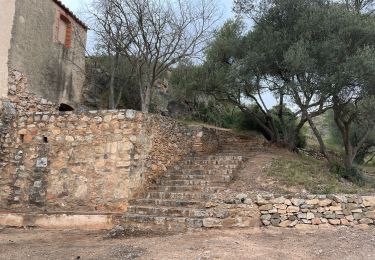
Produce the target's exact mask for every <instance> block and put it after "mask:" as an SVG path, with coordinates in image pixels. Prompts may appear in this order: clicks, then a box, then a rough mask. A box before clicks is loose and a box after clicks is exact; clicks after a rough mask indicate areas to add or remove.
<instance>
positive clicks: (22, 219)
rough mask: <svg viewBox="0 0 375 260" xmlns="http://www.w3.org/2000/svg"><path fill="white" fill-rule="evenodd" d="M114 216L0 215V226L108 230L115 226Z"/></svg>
mask: <svg viewBox="0 0 375 260" xmlns="http://www.w3.org/2000/svg"><path fill="white" fill-rule="evenodd" d="M115 219H116V218H115V216H114V215H93V214H75V215H74V214H62V213H56V214H51V213H48V214H47V213H46V214H35V213H34V214H33V213H0V226H5V227H16V228H23V227H36V228H43V229H78V230H109V229H111V228H113V227H114V226H115V225H116V223H115V222H116V220H115Z"/></svg>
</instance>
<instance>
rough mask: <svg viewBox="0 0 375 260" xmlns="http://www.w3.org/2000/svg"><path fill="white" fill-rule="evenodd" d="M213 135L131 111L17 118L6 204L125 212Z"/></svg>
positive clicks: (9, 153) (7, 165) (9, 143)
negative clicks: (136, 197) (132, 201)
mask: <svg viewBox="0 0 375 260" xmlns="http://www.w3.org/2000/svg"><path fill="white" fill-rule="evenodd" d="M207 134H210V135H212V134H215V131H212V130H210V129H206V128H190V127H188V126H186V125H183V124H180V123H178V122H176V121H174V120H172V119H169V118H166V117H161V116H157V115H147V114H142V113H140V112H136V111H132V110H121V111H90V112H84V113H73V112H64V113H62V112H35V113H30V112H25V113H19V114H18V116H17V118H16V119H15V120H14V122H13V125H12V130H11V131H10V133H8V137H7V141H5V145H6V146H7V147H8V150H7V156H6V160H5V166H4V169H3V173H2V179H4V180H5V182H8V183H7V184H3V185H2V187H1V188H2V190H3V191H5V192H3V194H2V195H1V200H0V203H1V204H2V208H4V207H5V208H8V209H20V210H24V209H26V208H28V209H30V210H31V209H45V210H50V211H51V210H56V211H59V210H64V211H77V210H79V211H90V212H91V211H110V212H117V211H118V212H123V211H125V210H126V208H127V202H128V200H129V199H131V198H132V197H133V196H134V195H136V194H138V193H140V192H142V190H144V189H145V188H146V187H147V184H148V183H150V182H152V181H153V180H155V179H156V178H158V177H159V176H160V175H162V174H163V173H165V172H166V171H167V169H168V168H170V167H171V166H172V165H174V164H176V163H177V162H178V161H179V160H181V158H182V157H183V156H185V155H186V154H187V153H190V152H200V151H202V150H204V149H202V148H201V146H205V145H206V144H205V143H204V142H201V143H200V144H199V145H198V146H197V144H196V143H195V141H196V139H197V136H205V135H207ZM206 139H207V140H210V138H206ZM211 148H212V149H213V147H211ZM216 149H217V147H216Z"/></svg>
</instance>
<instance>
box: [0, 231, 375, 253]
mask: <svg viewBox="0 0 375 260" xmlns="http://www.w3.org/2000/svg"><path fill="white" fill-rule="evenodd" d="M106 234H107V233H106V232H87V231H46V230H31V229H29V230H22V229H2V230H0V259H38V260H39V259H157V260H159V259H193V260H200V259H230V260H234V259H283V260H284V259H330V260H332V259H340V260H341V259H375V228H370V229H367V230H360V229H355V228H346V227H342V228H329V229H320V230H295V229H294V230H290V229H277V228H267V229H266V228H261V229H237V230H208V231H198V232H192V233H185V234H178V235H149V236H147V235H144V234H143V235H141V236H132V237H123V238H121V239H110V238H106Z"/></svg>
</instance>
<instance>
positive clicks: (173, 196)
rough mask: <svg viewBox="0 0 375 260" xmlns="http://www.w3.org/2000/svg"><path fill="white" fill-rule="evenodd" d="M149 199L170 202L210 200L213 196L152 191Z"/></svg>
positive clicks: (196, 193) (201, 193) (200, 193)
mask: <svg viewBox="0 0 375 260" xmlns="http://www.w3.org/2000/svg"><path fill="white" fill-rule="evenodd" d="M146 198H147V199H170V200H208V199H210V198H211V195H209V194H207V193H203V192H164V191H150V192H149V193H148V194H147V196H146Z"/></svg>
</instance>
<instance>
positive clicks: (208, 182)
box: [156, 178, 230, 186]
mask: <svg viewBox="0 0 375 260" xmlns="http://www.w3.org/2000/svg"><path fill="white" fill-rule="evenodd" d="M229 182H230V180H227V181H223V180H222V181H211V180H200V179H198V180H197V179H191V180H184V179H176V180H171V179H169V178H163V179H160V180H158V181H157V182H156V184H158V185H166V186H191V185H198V186H216V185H217V186H223V185H225V184H227V183H229Z"/></svg>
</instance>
